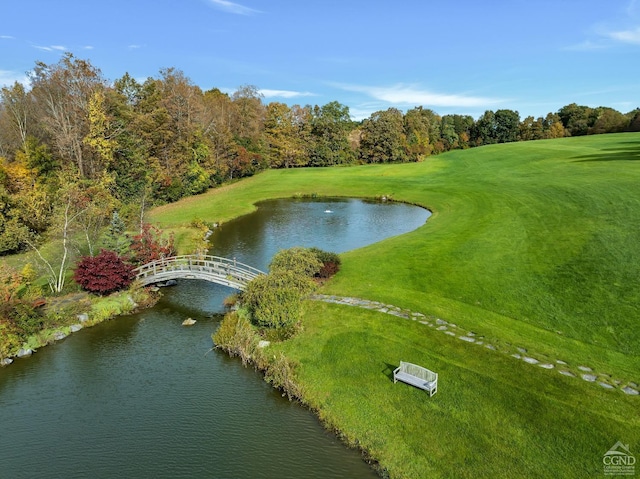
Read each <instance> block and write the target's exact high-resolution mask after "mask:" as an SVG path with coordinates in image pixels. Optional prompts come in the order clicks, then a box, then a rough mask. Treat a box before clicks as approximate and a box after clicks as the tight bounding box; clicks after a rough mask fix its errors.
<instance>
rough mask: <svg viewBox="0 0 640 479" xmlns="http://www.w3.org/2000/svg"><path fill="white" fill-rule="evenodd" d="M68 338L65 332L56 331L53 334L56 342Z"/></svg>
mask: <svg viewBox="0 0 640 479" xmlns="http://www.w3.org/2000/svg"><path fill="white" fill-rule="evenodd" d="M66 337H67V334H66V333H64V332H63V331H56V332H55V333H53V339H55V340H56V341H62V340H63V339H64V338H66Z"/></svg>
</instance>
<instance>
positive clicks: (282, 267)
mask: <svg viewBox="0 0 640 479" xmlns="http://www.w3.org/2000/svg"><path fill="white" fill-rule="evenodd" d="M321 267H322V263H321V262H320V260H319V259H318V257H317V256H316V254H315V253H313V252H312V251H311V250H310V249H309V248H300V247H295V248H289V249H285V250H281V251H278V252H277V253H276V254H275V255H274V257H273V259H272V260H271V264H270V265H269V271H270V272H277V271H289V272H292V273H295V274H297V275H300V276H307V277H312V276H314V275H315V274H316V273H317V272H318V271H320V268H321Z"/></svg>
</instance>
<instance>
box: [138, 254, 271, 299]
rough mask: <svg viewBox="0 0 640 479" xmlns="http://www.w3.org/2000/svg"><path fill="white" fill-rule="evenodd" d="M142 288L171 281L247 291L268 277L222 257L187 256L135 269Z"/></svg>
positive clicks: (159, 261)
mask: <svg viewBox="0 0 640 479" xmlns="http://www.w3.org/2000/svg"><path fill="white" fill-rule="evenodd" d="M134 273H135V275H136V279H137V280H138V281H140V282H141V283H142V284H143V285H148V284H153V283H160V282H163V281H169V280H171V279H202V280H204V281H210V282H212V283H217V284H221V285H223V286H229V287H231V288H235V289H238V290H240V291H244V289H245V287H246V286H247V283H248V282H249V281H251V280H252V279H253V278H255V277H257V276H260V275H261V274H266V273H264V272H262V271H260V270H259V269H256V268H253V267H251V266H249V265H246V264H243V263H239V262H238V261H236V260H235V259H228V258H221V257H219V256H205V255H184V256H172V257H170V258H163V259H159V260H156V261H151V262H150V263H147V264H143V265H142V266H139V267H137V268H136V269H135V270H134Z"/></svg>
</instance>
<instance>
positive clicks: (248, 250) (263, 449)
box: [0, 199, 429, 479]
mask: <svg viewBox="0 0 640 479" xmlns="http://www.w3.org/2000/svg"><path fill="white" fill-rule="evenodd" d="M428 216H429V212H428V211H426V210H424V209H422V208H418V207H413V206H409V205H404V204H399V203H392V202H387V203H380V202H365V201H360V200H351V199H349V200H347V199H322V200H277V201H269V202H265V203H263V204H261V205H260V207H259V209H258V211H257V212H255V213H252V214H251V215H247V216H244V217H242V218H239V219H237V220H234V221H232V222H229V223H226V224H224V225H222V227H220V228H217V229H216V231H215V233H214V234H213V235H212V238H211V240H212V243H213V247H212V250H211V253H212V254H215V255H219V256H226V257H236V258H237V259H238V261H241V262H244V263H247V264H250V265H253V266H255V267H257V268H260V269H263V270H266V269H267V266H268V263H269V261H270V259H271V257H272V256H273V254H274V253H275V252H276V251H278V250H279V249H283V248H288V247H291V246H317V247H319V248H322V249H325V250H327V251H335V252H343V251H347V250H351V249H354V248H358V247H361V246H365V245H367V244H371V243H374V242H377V241H380V240H382V239H384V238H386V237H389V236H393V235H397V234H401V233H404V232H407V231H411V230H413V229H415V228H417V227H419V226H421V225H422V224H424V222H425V221H426V219H427V218H428ZM163 291H164V293H165V294H164V297H163V298H162V299H161V301H159V302H158V304H157V305H156V306H155V307H153V308H151V309H148V310H145V311H142V312H140V313H138V314H134V315H129V316H123V317H119V318H117V319H115V320H113V321H108V322H105V323H103V324H100V325H98V326H95V327H93V328H88V329H86V330H82V331H80V332H78V333H76V334H74V335H72V336H70V337H69V338H67V339H65V340H64V341H62V342H60V343H57V344H55V345H51V346H48V347H46V348H42V349H41V350H40V351H39V352H38V353H36V354H35V355H34V356H32V357H31V358H28V359H22V360H16V361H15V363H14V364H13V365H11V366H9V367H7V368H3V369H1V370H0V424H1V425H2V434H0V476H2V477H12V478H21V477H24V478H38V477H43V478H44V477H47V478H48V477H65V478H72V477H78V478H81V477H95V478H99V477H105V478H106V477H135V478H144V477H150V478H161V477H166V478H180V477H185V478H187V477H224V478H231V477H234V478H235V477H237V478H249V477H250V478H292V479H293V478H301V477H304V478H344V477H349V478H371V477H376V475H375V473H374V472H373V471H372V469H371V468H370V467H369V466H368V465H367V464H365V462H364V461H362V459H361V457H360V454H359V453H358V452H357V451H353V450H349V449H347V448H346V447H344V446H343V445H342V444H341V443H340V442H339V440H338V439H337V438H336V437H335V436H333V435H332V434H330V433H328V432H326V431H325V430H324V429H323V428H322V426H321V425H320V424H319V423H318V421H317V420H316V418H315V417H314V416H313V415H312V414H311V413H310V412H309V411H307V410H306V409H304V408H303V407H301V406H300V405H298V404H296V403H292V402H289V401H288V400H286V399H285V398H283V397H281V395H280V394H279V393H278V392H277V391H275V390H273V389H272V388H271V387H270V386H269V385H268V384H267V383H265V382H264V381H263V380H262V378H261V375H260V374H258V373H256V372H255V371H253V370H252V369H251V368H244V367H242V365H241V363H240V361H239V360H237V359H230V358H228V357H227V356H226V354H223V353H221V352H218V351H215V350H212V342H211V334H212V332H213V331H215V329H216V328H217V326H218V324H219V321H220V319H221V317H222V316H221V315H222V313H223V307H222V300H223V299H224V298H225V297H226V296H228V295H229V294H231V293H232V292H233V290H230V289H228V288H225V287H222V286H219V285H214V284H211V283H206V282H203V281H188V280H185V281H180V282H179V284H178V286H177V287H175V288H167V289H165V290H163ZM186 317H192V318H194V319H196V320H197V323H196V324H195V325H194V326H192V327H189V328H185V327H183V326H181V322H182V320H183V319H185V318H186Z"/></svg>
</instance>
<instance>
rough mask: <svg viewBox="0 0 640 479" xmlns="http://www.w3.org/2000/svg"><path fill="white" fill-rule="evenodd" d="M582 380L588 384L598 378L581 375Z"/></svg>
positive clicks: (590, 375) (591, 375)
mask: <svg viewBox="0 0 640 479" xmlns="http://www.w3.org/2000/svg"><path fill="white" fill-rule="evenodd" d="M582 379H584V380H585V381H588V382H590V383H593V382H595V381H596V379H598V378H597V377H596V376H594V375H593V374H583V375H582Z"/></svg>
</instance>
